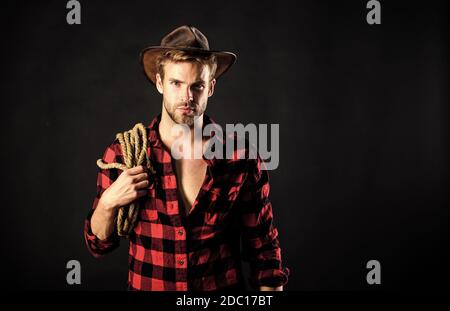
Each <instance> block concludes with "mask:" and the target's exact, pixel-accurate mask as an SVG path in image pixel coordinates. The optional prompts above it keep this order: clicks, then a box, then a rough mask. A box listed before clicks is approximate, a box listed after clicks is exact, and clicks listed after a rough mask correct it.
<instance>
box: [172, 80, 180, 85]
mask: <svg viewBox="0 0 450 311" xmlns="http://www.w3.org/2000/svg"><path fill="white" fill-rule="evenodd" d="M171 84H172V85H175V86H178V85H180V82H178V81H172V82H171Z"/></svg>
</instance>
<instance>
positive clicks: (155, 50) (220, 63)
mask: <svg viewBox="0 0 450 311" xmlns="http://www.w3.org/2000/svg"><path fill="white" fill-rule="evenodd" d="M169 50H178V51H192V52H198V53H202V54H214V55H215V56H216V59H217V69H216V73H215V75H214V78H215V79H217V78H219V77H220V76H221V75H223V74H224V73H225V72H226V71H227V70H228V69H230V67H231V66H232V65H233V64H234V63H235V62H236V59H237V56H236V54H234V53H231V52H225V51H205V50H203V49H197V48H189V47H186V48H181V47H163V46H149V47H147V48H145V49H144V50H142V52H141V55H140V61H141V64H142V67H143V69H144V73H145V76H146V77H147V78H148V79H149V81H150V82H152V83H153V84H156V74H157V68H156V59H157V58H158V56H159V55H161V53H163V52H166V51H169Z"/></svg>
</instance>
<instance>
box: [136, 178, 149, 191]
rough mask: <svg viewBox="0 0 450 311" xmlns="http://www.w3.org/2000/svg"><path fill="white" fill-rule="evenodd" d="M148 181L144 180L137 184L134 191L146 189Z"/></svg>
mask: <svg viewBox="0 0 450 311" xmlns="http://www.w3.org/2000/svg"><path fill="white" fill-rule="evenodd" d="M148 184H149V183H148V180H144V181H141V182H138V183H137V184H136V189H142V188H147V187H148Z"/></svg>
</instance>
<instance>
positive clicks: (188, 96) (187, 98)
mask: <svg viewBox="0 0 450 311" xmlns="http://www.w3.org/2000/svg"><path fill="white" fill-rule="evenodd" d="M193 99H194V97H193V95H192V89H191V87H190V86H186V89H185V90H184V91H183V101H184V102H187V101H192V100H193Z"/></svg>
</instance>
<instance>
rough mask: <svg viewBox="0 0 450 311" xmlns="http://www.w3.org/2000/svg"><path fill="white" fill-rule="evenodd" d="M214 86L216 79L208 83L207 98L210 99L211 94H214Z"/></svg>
mask: <svg viewBox="0 0 450 311" xmlns="http://www.w3.org/2000/svg"><path fill="white" fill-rule="evenodd" d="M215 85H216V79H212V80H211V81H210V82H209V90H208V97H211V96H212V94H214V86H215Z"/></svg>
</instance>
